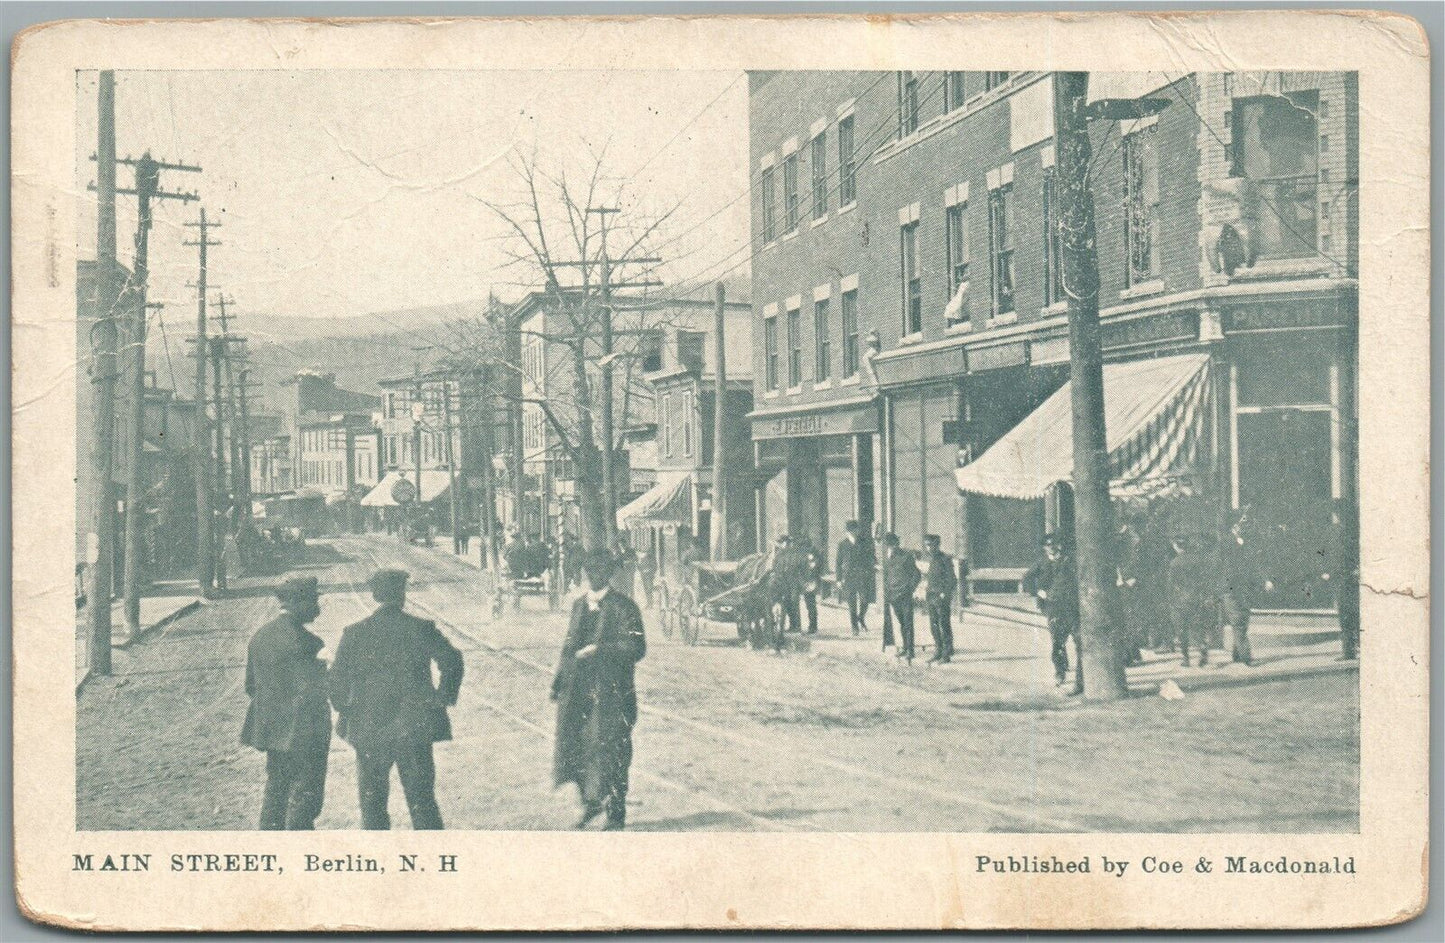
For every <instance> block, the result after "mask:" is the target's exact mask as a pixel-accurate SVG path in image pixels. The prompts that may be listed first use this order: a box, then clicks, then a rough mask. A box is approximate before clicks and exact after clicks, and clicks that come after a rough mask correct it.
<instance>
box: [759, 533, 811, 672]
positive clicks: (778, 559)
mask: <svg viewBox="0 0 1445 943" xmlns="http://www.w3.org/2000/svg"><path fill="white" fill-rule="evenodd" d="M767 573H768V576H767V579H768V602H769V603H770V604H771V606H773V607H780V608H781V609H782V615H781V616H780V617H779V618H778V619H777V620H776V621H775V623H774V625H773V648H774V649H775V650H776V651H779V652H781V651H782V650H783V633H784V632H799V631H801V630H802V621H803V617H802V612H801V611H800V610H799V608H798V596H799V595H800V594H801V593H802V592H803V582H802V567H801V565H800V564H799V562H798V558H797V554H796V552H795V551H794V550H793V546H792V541H791V539H790V538H789V537H788V535H787V534H779V535H778V536H777V539H776V540H774V541H773V551H772V553H771V554H769V556H768V567H767ZM785 625H786V628H785V627H784V626H785Z"/></svg>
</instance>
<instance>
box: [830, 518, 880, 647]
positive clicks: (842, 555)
mask: <svg viewBox="0 0 1445 943" xmlns="http://www.w3.org/2000/svg"><path fill="white" fill-rule="evenodd" d="M844 531H845V533H844V536H843V539H842V540H840V541H838V553H837V555H836V556H835V558H834V564H833V578H834V580H835V581H836V588H837V592H838V597H839V599H840V600H842V601H844V602H846V603H847V604H848V622H849V624H850V625H851V626H852V628H853V634H854V635H858V634H859V633H860V632H866V631H868V626H867V625H866V624H865V622H864V617H865V616H867V615H868V604H869V603H870V602H872V601H873V584H874V580H875V578H876V577H875V575H874V572H873V570H874V561H873V541H871V540H863V539H862V538H861V537H860V536H859V535H860V531H861V528H860V527H859V526H858V522H857V521H849V522H848V523H847V524H846V525H844Z"/></svg>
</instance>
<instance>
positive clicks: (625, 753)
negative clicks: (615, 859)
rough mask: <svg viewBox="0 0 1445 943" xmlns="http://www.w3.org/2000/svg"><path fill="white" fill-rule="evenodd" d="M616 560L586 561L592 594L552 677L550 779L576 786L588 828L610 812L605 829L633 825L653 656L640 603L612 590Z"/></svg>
mask: <svg viewBox="0 0 1445 943" xmlns="http://www.w3.org/2000/svg"><path fill="white" fill-rule="evenodd" d="M616 565H617V561H616V558H615V557H613V556H612V555H611V554H609V553H607V552H606V551H603V550H594V551H592V552H590V553H588V554H587V555H586V557H585V560H584V562H583V570H584V571H585V573H586V579H587V584H588V589H587V592H586V593H584V594H583V595H581V596H579V597H578V598H577V601H576V602H575V603H574V604H573V605H572V621H571V623H570V624H569V625H568V628H567V639H566V641H565V642H563V643H562V657H561V660H560V661H559V662H558V664H557V674H556V676H555V677H553V679H552V700H554V701H556V702H557V733H556V739H555V741H554V749H555V753H554V754H553V760H552V780H553V782H554V783H556V785H558V786H561V785H562V784H563V783H576V784H577V788H578V789H579V790H580V792H581V797H582V818H581V819H580V820H579V821H578V822H577V828H579V829H580V828H586V826H587V824H588V823H589V822H591V821H592V820H593V819H594V818H596V817H597V816H598V815H600V814H602V813H603V812H604V811H605V812H606V813H607V820H606V822H607V824H606V829H607V830H609V831H616V830H619V829H621V828H623V827H624V826H625V825H626V823H627V784H628V771H629V768H630V767H631V765H632V728H633V727H635V726H636V725H637V688H636V685H635V682H634V672H635V666H636V665H637V663H638V662H639V661H641V660H642V659H643V657H644V656H645V655H646V654H647V637H646V634H645V633H644V631H643V628H642V612H641V610H639V609H638V608H637V603H635V602H633V601H632V599H631V598H630V597H628V596H626V595H624V594H622V593H619V592H617V591H616V590H615V589H613V588H612V587H611V580H612V575H613V570H614V568H615V567H616Z"/></svg>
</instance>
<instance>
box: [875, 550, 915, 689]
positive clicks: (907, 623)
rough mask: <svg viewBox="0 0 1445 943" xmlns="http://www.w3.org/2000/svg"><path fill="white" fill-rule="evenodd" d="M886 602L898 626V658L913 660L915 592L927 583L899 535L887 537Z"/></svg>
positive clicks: (885, 563) (885, 564)
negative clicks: (903, 547)
mask: <svg viewBox="0 0 1445 943" xmlns="http://www.w3.org/2000/svg"><path fill="white" fill-rule="evenodd" d="M883 554H884V562H883V567H884V574H883V586H884V598H883V604H884V605H885V606H887V607H888V608H889V609H891V610H892V611H893V618H894V619H895V620H896V621H897V622H898V657H899V658H906V659H908V660H909V661H912V660H913V591H914V590H915V589H917V588H918V584H919V583H920V582H921V581H922V580H923V574H922V573H921V572H920V571H919V569H918V563H917V562H916V561H915V560H914V559H913V554H911V553H909V552H908V551H907V550H903V549H902V548H900V547H899V546H898V535H897V534H884V535H883Z"/></svg>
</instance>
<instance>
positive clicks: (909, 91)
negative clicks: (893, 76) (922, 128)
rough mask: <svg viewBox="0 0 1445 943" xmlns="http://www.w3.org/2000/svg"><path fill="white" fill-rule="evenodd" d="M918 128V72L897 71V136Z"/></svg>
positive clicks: (904, 136)
mask: <svg viewBox="0 0 1445 943" xmlns="http://www.w3.org/2000/svg"><path fill="white" fill-rule="evenodd" d="M917 130H918V73H917V72H899V73H898V137H899V138H900V139H901V138H906V137H908V135H910V134H912V133H913V132H914V131H917Z"/></svg>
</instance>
